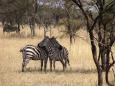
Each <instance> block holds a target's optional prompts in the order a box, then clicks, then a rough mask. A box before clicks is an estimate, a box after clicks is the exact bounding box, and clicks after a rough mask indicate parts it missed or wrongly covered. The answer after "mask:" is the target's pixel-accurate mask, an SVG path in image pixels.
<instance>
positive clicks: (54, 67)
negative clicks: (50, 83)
mask: <svg viewBox="0 0 115 86" xmlns="http://www.w3.org/2000/svg"><path fill="white" fill-rule="evenodd" d="M53 67H54V71H55V60H53Z"/></svg>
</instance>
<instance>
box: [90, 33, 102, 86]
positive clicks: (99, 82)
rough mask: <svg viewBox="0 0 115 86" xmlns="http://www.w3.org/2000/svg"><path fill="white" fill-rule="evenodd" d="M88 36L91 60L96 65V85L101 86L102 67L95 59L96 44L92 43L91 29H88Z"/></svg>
mask: <svg viewBox="0 0 115 86" xmlns="http://www.w3.org/2000/svg"><path fill="white" fill-rule="evenodd" d="M89 36H90V42H91V51H92V55H93V60H94V63H95V65H96V68H97V72H98V86H102V85H103V78H102V68H101V66H100V64H99V61H98V59H97V50H96V45H95V43H94V34H93V31H89Z"/></svg>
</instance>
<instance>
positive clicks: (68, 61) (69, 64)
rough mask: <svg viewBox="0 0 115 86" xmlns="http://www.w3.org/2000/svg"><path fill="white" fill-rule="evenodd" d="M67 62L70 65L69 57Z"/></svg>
mask: <svg viewBox="0 0 115 86" xmlns="http://www.w3.org/2000/svg"><path fill="white" fill-rule="evenodd" d="M67 63H68V65H69V66H70V62H69V58H67Z"/></svg>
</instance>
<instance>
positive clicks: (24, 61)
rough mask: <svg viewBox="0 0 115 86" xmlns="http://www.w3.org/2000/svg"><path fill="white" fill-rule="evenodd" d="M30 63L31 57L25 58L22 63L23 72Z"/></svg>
mask: <svg viewBox="0 0 115 86" xmlns="http://www.w3.org/2000/svg"><path fill="white" fill-rule="evenodd" d="M28 63H29V59H23V63H22V72H24V71H25V68H26V66H27V64H28Z"/></svg>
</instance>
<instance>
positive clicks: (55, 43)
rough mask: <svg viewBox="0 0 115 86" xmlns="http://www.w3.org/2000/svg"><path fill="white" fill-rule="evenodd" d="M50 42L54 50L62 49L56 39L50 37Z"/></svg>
mask: <svg viewBox="0 0 115 86" xmlns="http://www.w3.org/2000/svg"><path fill="white" fill-rule="evenodd" d="M50 41H51V42H52V44H53V46H54V47H55V48H58V49H60V50H61V49H62V45H60V43H59V42H58V41H57V40H56V37H54V36H53V37H51V38H50Z"/></svg>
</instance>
